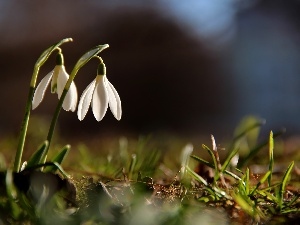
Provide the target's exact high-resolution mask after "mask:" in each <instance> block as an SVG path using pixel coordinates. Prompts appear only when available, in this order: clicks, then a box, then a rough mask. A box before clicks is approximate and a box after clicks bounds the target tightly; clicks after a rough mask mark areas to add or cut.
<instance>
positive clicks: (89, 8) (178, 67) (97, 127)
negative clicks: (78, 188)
mask: <svg viewBox="0 0 300 225" xmlns="http://www.w3.org/2000/svg"><path fill="white" fill-rule="evenodd" d="M299 6H300V2H299V1H297V0H289V1H286V0H261V1H259V0H256V1H255V0H187V1H180V0H173V1H159V0H151V1H138V0H127V1H122V0H113V1H96V0H85V1H73V0H65V1H59V0H54V1H39V0H23V1H17V0H11V1H5V0H1V1H0V32H1V42H0V57H1V61H0V68H1V70H0V71H1V82H0V101H1V103H2V106H1V112H0V115H1V116H0V133H1V134H7V133H14V134H18V130H19V128H20V124H21V120H22V118H23V112H24V107H25V101H26V98H27V93H28V87H29V83H30V79H31V74H32V69H33V66H34V63H35V61H36V59H37V58H38V56H39V55H40V54H41V52H42V51H43V50H44V49H46V48H47V47H48V46H50V45H52V44H53V43H56V42H57V41H59V40H60V39H63V38H67V37H72V38H73V39H74V42H73V43H67V44H64V45H63V47H62V49H63V53H64V56H65V65H66V68H67V71H68V72H71V70H72V68H73V66H74V65H75V63H76V61H77V59H78V58H79V57H80V56H81V55H82V54H83V53H84V52H86V51H87V50H89V49H90V48H92V47H94V46H95V45H98V44H106V43H107V44H109V45H110V48H108V49H106V50H105V51H103V52H102V53H101V56H102V58H103V59H104V62H105V64H106V66H107V76H108V79H109V80H110V82H111V83H112V84H113V85H114V86H115V88H116V89H117V91H118V93H119V95H120V97H121V100H122V104H123V105H122V106H123V117H122V119H121V121H120V122H118V121H117V120H115V119H114V118H113V116H112V114H111V112H110V111H108V112H107V115H106V116H105V118H104V119H103V121H101V122H99V123H98V122H97V121H96V120H95V119H94V117H93V114H92V112H91V110H90V111H89V112H88V114H87V116H86V118H85V119H84V120H83V121H81V122H79V121H78V119H77V115H76V113H71V112H65V111H62V113H61V115H60V118H59V122H60V128H61V135H66V136H68V135H74V134H76V135H90V134H97V133H107V134H122V135H126V134H129V133H131V134H148V133H156V132H166V133H171V134H178V135H197V134H203V133H204V134H207V135H209V134H210V133H213V134H220V135H221V134H224V135H227V134H229V135H231V133H232V131H233V129H234V127H235V126H236V124H237V123H238V121H239V120H240V119H241V118H242V117H243V116H245V115H248V114H253V115H256V116H259V117H261V118H264V119H266V121H267V124H266V129H275V130H276V129H279V128H281V127H286V128H287V131H288V132H289V133H291V134H292V133H294V132H299V131H300V119H299V116H300V99H299V96H300V75H299V72H300V47H299V46H300V44H299V43H300V42H299V40H300V36H299V34H300V16H299V15H300V10H299V9H300V7H299ZM54 64H55V56H54V55H53V56H51V57H50V58H49V61H48V62H47V63H46V64H45V65H44V67H43V68H42V69H41V72H40V75H39V78H38V82H39V81H40V79H41V78H42V77H44V76H45V75H46V74H47V73H48V72H49V71H50V70H52V69H53V66H54ZM96 69H97V61H96V60H94V61H93V60H92V61H91V62H89V63H88V64H87V65H86V66H85V67H84V68H83V69H82V70H80V71H79V73H78V75H77V77H76V79H75V83H76V85H77V89H78V92H79V95H81V93H82V91H83V90H84V89H85V87H86V86H87V85H88V84H89V83H90V82H91V81H92V79H94V77H95V75H96ZM56 104H57V96H56V95H51V94H50V91H49V90H48V91H47V94H46V97H45V99H44V101H43V102H42V104H41V105H40V106H39V107H38V108H37V109H36V110H34V111H33V112H32V115H33V116H37V115H38V116H43V117H45V118H47V117H49V119H51V115H52V113H53V111H54V108H55V106H56Z"/></svg>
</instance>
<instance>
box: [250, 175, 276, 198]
mask: <svg viewBox="0 0 300 225" xmlns="http://www.w3.org/2000/svg"><path fill="white" fill-rule="evenodd" d="M271 174H272V172H271V171H270V170H269V171H267V172H266V174H265V175H264V176H263V177H262V178H261V179H260V180H259V182H258V183H257V184H256V186H255V188H254V189H253V190H252V192H251V193H250V196H252V195H253V194H254V192H255V191H256V190H257V188H259V186H260V185H261V184H263V183H264V182H265V181H266V179H267V178H268V177H270V176H271ZM269 187H270V186H269Z"/></svg>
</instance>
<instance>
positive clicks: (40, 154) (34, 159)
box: [25, 141, 49, 169]
mask: <svg viewBox="0 0 300 225" xmlns="http://www.w3.org/2000/svg"><path fill="white" fill-rule="evenodd" d="M48 145H49V142H48V141H44V142H43V144H42V145H41V146H40V147H39V148H38V150H37V151H36V152H34V153H33V155H32V156H31V157H30V159H29V160H28V162H27V166H26V167H25V168H26V169H27V168H30V167H33V166H35V165H38V164H41V163H42V162H43V159H44V158H45V157H46V155H45V154H46V152H47V148H48Z"/></svg>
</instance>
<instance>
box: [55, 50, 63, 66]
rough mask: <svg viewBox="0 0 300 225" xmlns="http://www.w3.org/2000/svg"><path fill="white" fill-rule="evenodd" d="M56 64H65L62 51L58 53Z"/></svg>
mask: <svg viewBox="0 0 300 225" xmlns="http://www.w3.org/2000/svg"><path fill="white" fill-rule="evenodd" d="M56 65H60V66H61V65H64V56H63V54H62V53H57V55H56Z"/></svg>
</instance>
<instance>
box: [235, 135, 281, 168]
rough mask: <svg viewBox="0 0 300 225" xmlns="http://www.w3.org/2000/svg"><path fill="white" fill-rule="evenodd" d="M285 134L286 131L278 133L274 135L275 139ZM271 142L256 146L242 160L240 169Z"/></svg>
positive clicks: (239, 164) (239, 165)
mask: <svg viewBox="0 0 300 225" xmlns="http://www.w3.org/2000/svg"><path fill="white" fill-rule="evenodd" d="M284 132H285V130H281V131H278V132H276V133H274V134H273V138H275V137H278V136H280V135H282V134H283V133H284ZM268 143H269V140H268V141H265V142H263V143H262V144H260V145H258V146H256V147H255V148H253V149H252V150H251V151H250V153H249V154H248V155H247V156H246V157H245V158H244V159H242V160H240V162H239V163H238V168H242V167H243V166H244V165H245V164H246V163H247V162H248V161H249V160H250V159H251V158H252V157H254V156H255V155H256V154H257V153H258V152H259V151H260V150H261V149H263V148H264V147H265V146H266V145H268Z"/></svg>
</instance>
